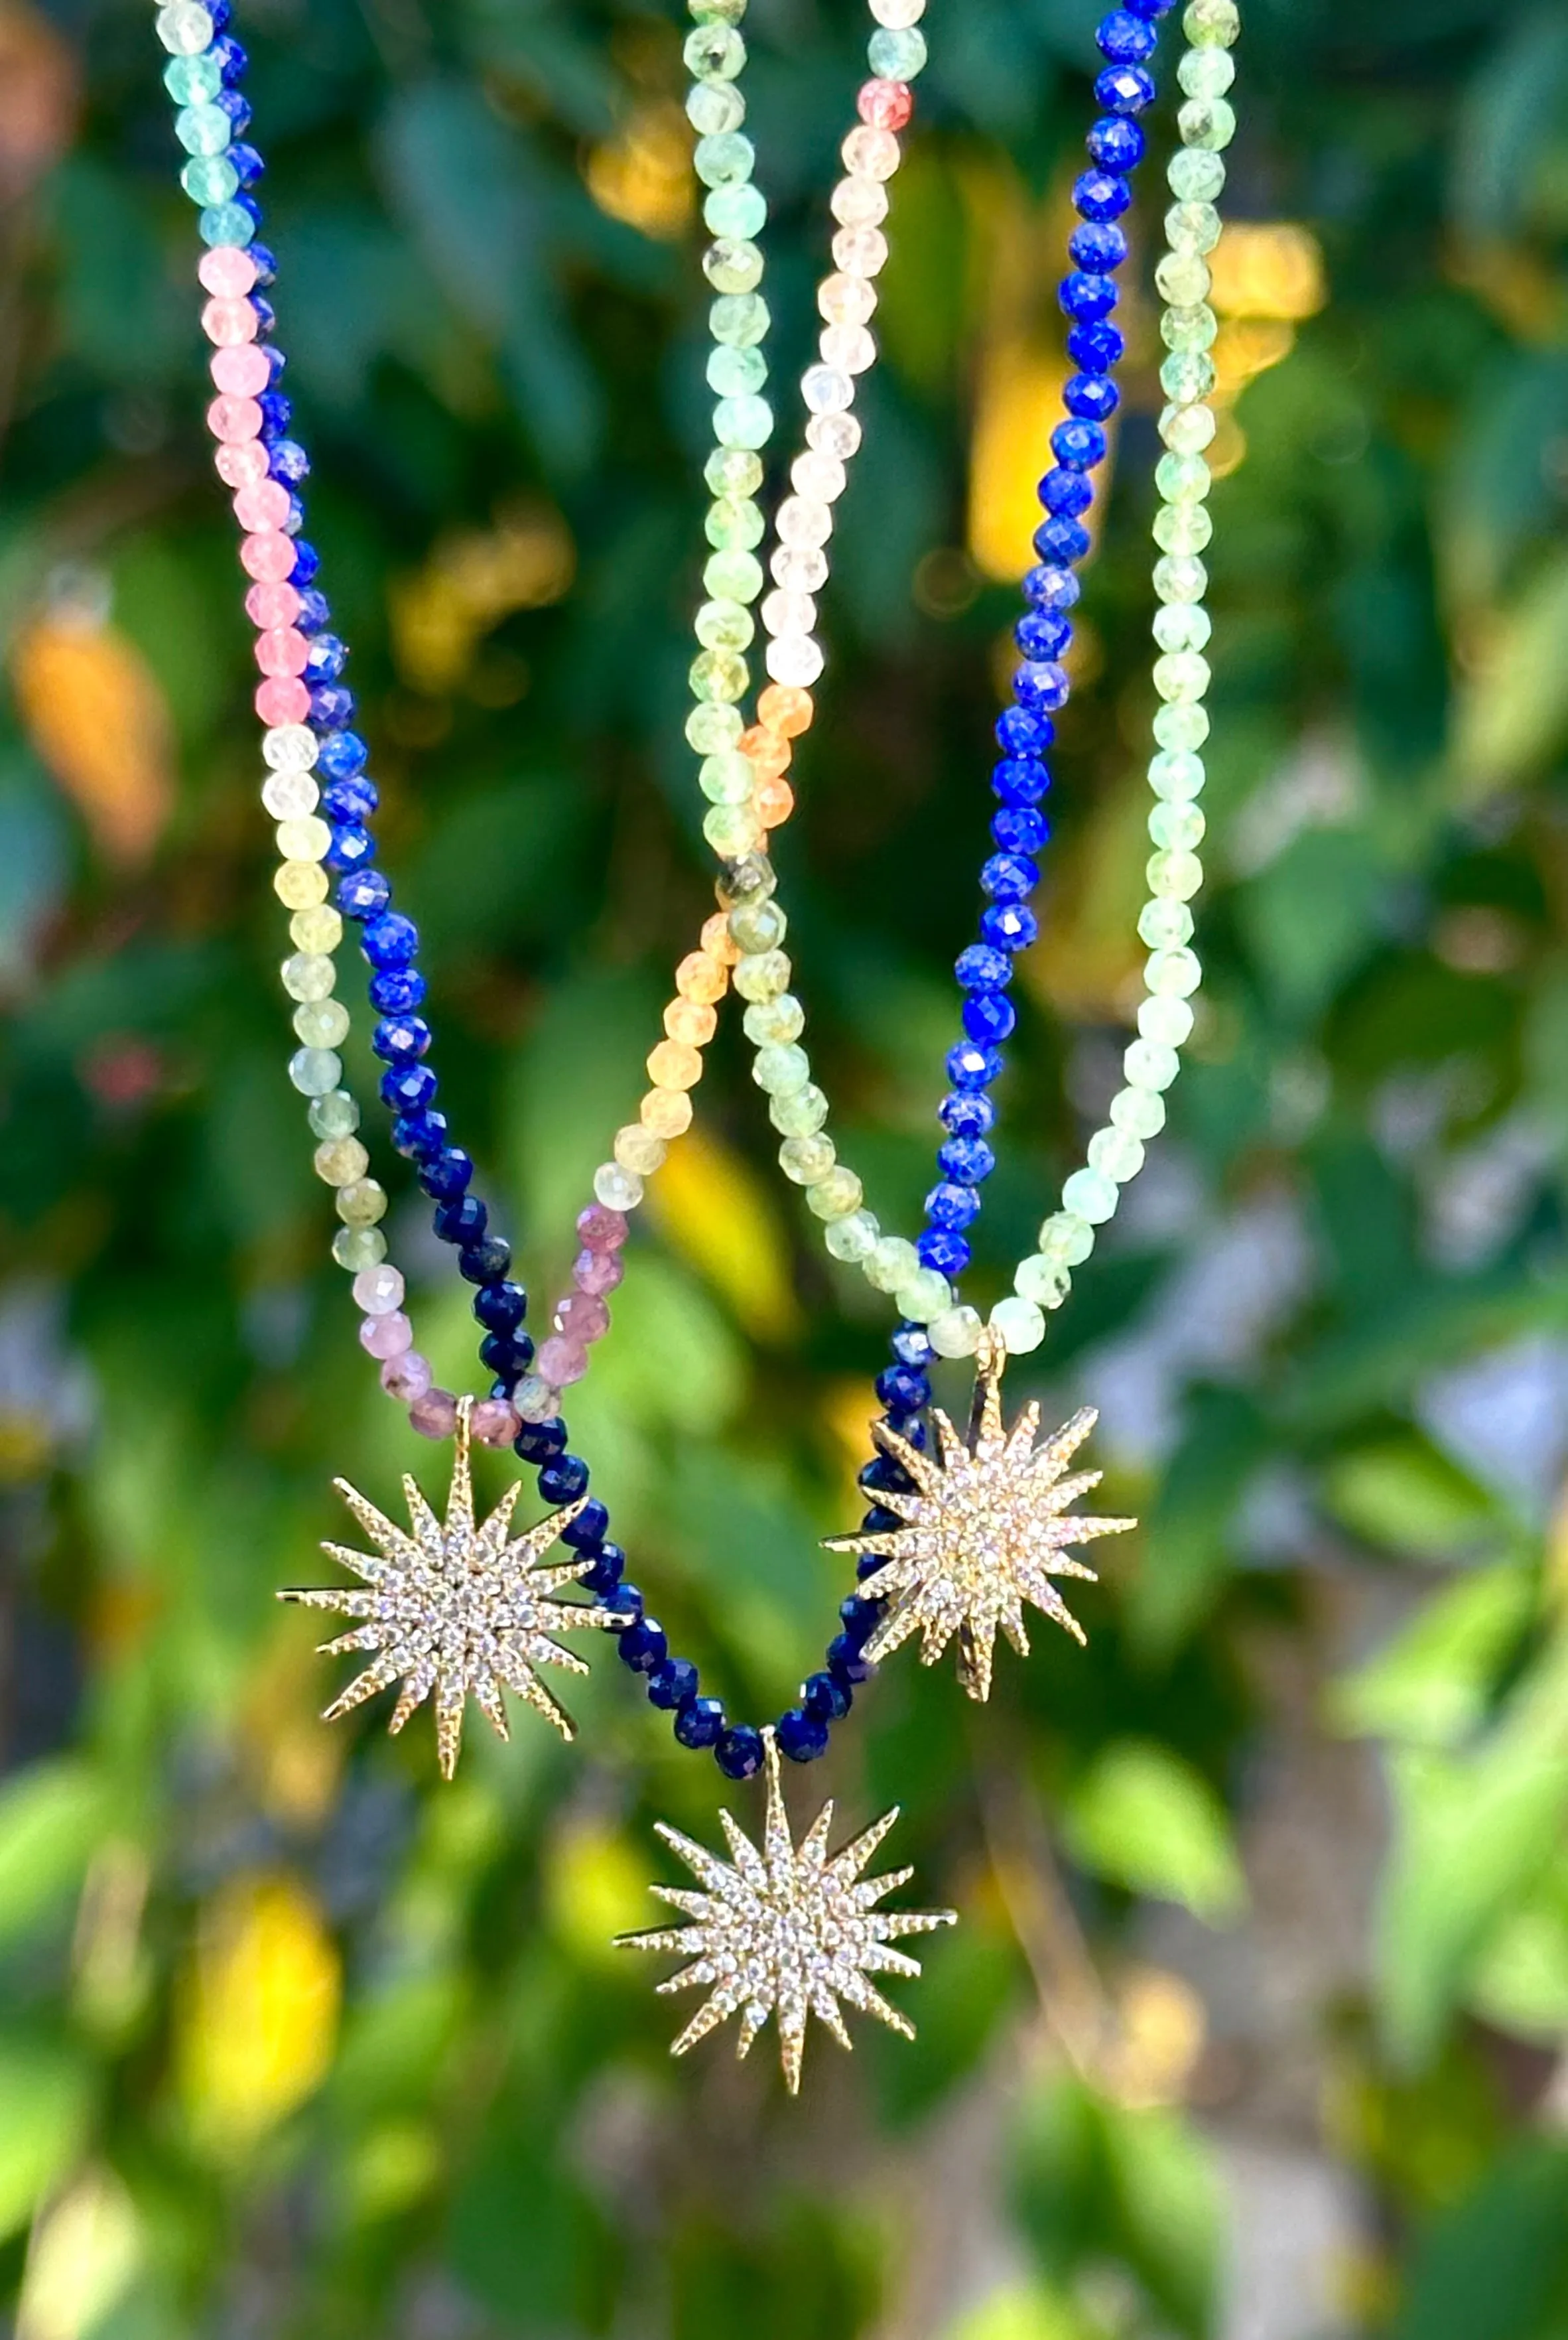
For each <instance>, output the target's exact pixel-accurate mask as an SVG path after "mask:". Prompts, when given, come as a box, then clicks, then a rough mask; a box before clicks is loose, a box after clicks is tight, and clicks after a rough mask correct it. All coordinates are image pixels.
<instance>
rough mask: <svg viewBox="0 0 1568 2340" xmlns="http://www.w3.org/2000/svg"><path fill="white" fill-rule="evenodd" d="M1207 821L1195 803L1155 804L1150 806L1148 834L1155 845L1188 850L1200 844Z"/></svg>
mask: <svg viewBox="0 0 1568 2340" xmlns="http://www.w3.org/2000/svg"><path fill="white" fill-rule="evenodd" d="M1207 828H1208V822H1207V821H1206V820H1205V819H1204V818H1203V815H1202V812H1201V811H1200V810H1199V808H1198V806H1197V805H1195V804H1163V803H1162V804H1157V805H1154V806H1152V807H1151V808H1150V809H1149V836H1150V838H1152V839H1153V841H1154V843H1155V844H1156V845H1164V846H1169V848H1171V849H1172V850H1173V851H1179V852H1190V851H1191V849H1192V848H1193V847H1194V846H1195V845H1201V844H1202V842H1203V838H1204V832H1205V830H1206V829H1207Z"/></svg>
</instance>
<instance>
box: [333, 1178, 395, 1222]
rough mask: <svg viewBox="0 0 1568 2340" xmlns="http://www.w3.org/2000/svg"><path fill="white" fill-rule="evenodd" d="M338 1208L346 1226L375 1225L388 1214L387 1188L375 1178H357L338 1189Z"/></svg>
mask: <svg viewBox="0 0 1568 2340" xmlns="http://www.w3.org/2000/svg"><path fill="white" fill-rule="evenodd" d="M337 1209H338V1216H339V1217H340V1219H341V1220H342V1222H343V1225H345V1226H348V1227H370V1226H374V1225H376V1224H377V1222H378V1221H379V1220H380V1219H383V1218H385V1216H386V1215H387V1190H386V1188H385V1187H384V1186H382V1185H378V1183H377V1181H376V1180H375V1179H374V1178H356V1179H355V1180H354V1181H353V1183H352V1184H351V1185H348V1186H340V1188H339V1189H338V1196H337Z"/></svg>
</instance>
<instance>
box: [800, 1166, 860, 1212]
mask: <svg viewBox="0 0 1568 2340" xmlns="http://www.w3.org/2000/svg"><path fill="white" fill-rule="evenodd" d="M864 1198H865V1189H864V1188H863V1185H861V1182H860V1180H859V1179H858V1178H857V1177H856V1176H855V1174H854V1172H853V1170H851V1169H849V1168H847V1167H846V1166H845V1165H844V1164H843V1163H842V1162H841V1163H839V1164H838V1165H836V1167H835V1168H833V1169H832V1170H830V1171H829V1172H828V1174H827V1176H826V1177H825V1178H819V1179H818V1180H817V1181H816V1183H815V1185H811V1186H808V1187H807V1188H806V1197H805V1199H806V1208H807V1210H808V1211H810V1212H812V1213H813V1214H814V1215H815V1216H816V1217H817V1218H819V1219H825V1220H833V1219H846V1218H848V1217H849V1216H850V1215H851V1214H852V1213H853V1212H855V1211H858V1210H859V1209H860V1206H861V1204H862V1203H863V1200H864Z"/></svg>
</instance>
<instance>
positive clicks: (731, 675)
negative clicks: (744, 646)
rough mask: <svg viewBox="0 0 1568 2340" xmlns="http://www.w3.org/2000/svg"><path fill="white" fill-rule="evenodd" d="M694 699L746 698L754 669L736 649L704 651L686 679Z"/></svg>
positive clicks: (696, 659) (722, 699) (695, 660)
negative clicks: (746, 690) (751, 668)
mask: <svg viewBox="0 0 1568 2340" xmlns="http://www.w3.org/2000/svg"><path fill="white" fill-rule="evenodd" d="M687 679H688V680H689V681H690V684H691V692H692V697H693V698H694V699H719V700H720V701H724V700H735V699H744V698H745V689H746V685H747V683H748V682H749V681H750V680H751V670H750V669H749V668H748V667H747V665H746V662H745V659H744V658H742V657H741V656H740V654H739V653H738V651H735V650H704V652H703V654H702V656H701V657H700V658H695V659H693V660H692V664H691V672H690V675H689V677H688V678H687Z"/></svg>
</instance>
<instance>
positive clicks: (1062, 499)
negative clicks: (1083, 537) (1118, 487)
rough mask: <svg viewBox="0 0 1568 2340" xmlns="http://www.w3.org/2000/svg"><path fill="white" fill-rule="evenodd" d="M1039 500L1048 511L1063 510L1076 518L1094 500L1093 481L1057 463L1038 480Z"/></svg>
mask: <svg viewBox="0 0 1568 2340" xmlns="http://www.w3.org/2000/svg"><path fill="white" fill-rule="evenodd" d="M1093 501H1094V483H1093V481H1091V480H1088V479H1086V478H1085V477H1084V475H1083V473H1082V472H1081V471H1075V470H1072V469H1070V467H1069V466H1068V465H1067V464H1065V463H1059V464H1057V465H1056V467H1055V469H1054V470H1053V471H1047V473H1046V475H1045V477H1044V479H1043V480H1041V481H1040V502H1041V503H1042V504H1043V505H1044V506H1045V509H1046V511H1048V512H1065V513H1066V515H1067V517H1068V519H1069V520H1077V519H1078V517H1079V515H1080V513H1081V512H1086V511H1088V510H1089V507H1090V504H1091V503H1092V502H1093Z"/></svg>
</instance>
